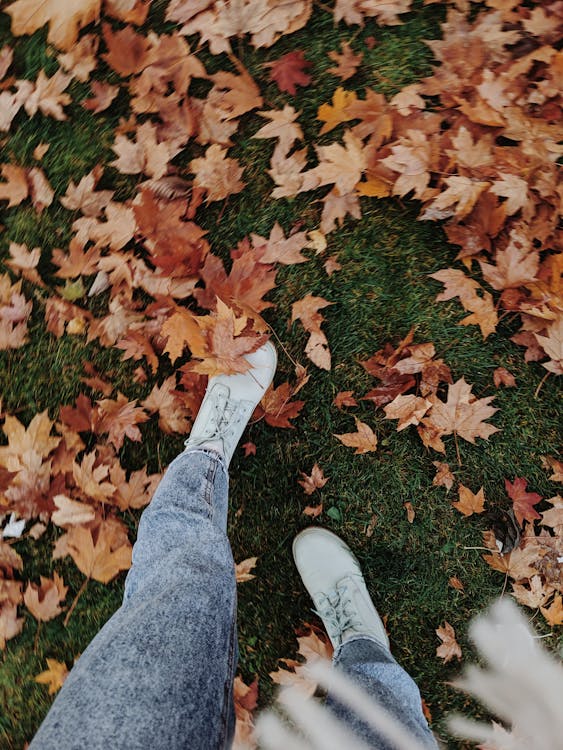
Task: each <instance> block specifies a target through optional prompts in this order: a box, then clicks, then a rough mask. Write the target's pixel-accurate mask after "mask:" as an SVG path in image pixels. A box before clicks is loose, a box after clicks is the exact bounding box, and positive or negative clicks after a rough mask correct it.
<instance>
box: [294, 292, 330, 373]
mask: <svg viewBox="0 0 563 750" xmlns="http://www.w3.org/2000/svg"><path fill="white" fill-rule="evenodd" d="M332 304H333V303H332V302H328V300H326V299H323V298H322V297H315V296H313V295H312V294H307V295H306V296H305V297H303V299H302V300H299V301H298V302H294V303H293V305H292V307H291V322H292V323H294V322H295V321H296V320H300V321H301V323H302V324H303V328H305V330H306V331H307V332H308V333H309V339H308V341H307V344H306V345H305V354H306V355H307V356H308V357H309V359H310V360H311V362H313V363H314V364H315V365H317V367H320V368H322V369H323V370H330V349H329V348H328V340H327V338H326V336H325V335H324V333H323V332H322V331H321V325H322V323H323V322H324V318H323V316H322V315H321V314H320V313H319V310H322V309H323V308H324V307H328V306H329V305H332Z"/></svg>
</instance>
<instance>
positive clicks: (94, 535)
mask: <svg viewBox="0 0 563 750" xmlns="http://www.w3.org/2000/svg"><path fill="white" fill-rule="evenodd" d="M131 551H132V547H131V544H130V542H129V539H128V538H127V531H126V529H125V527H124V526H123V524H122V523H121V522H120V521H118V520H117V519H115V518H110V519H107V520H105V521H100V523H99V525H98V526H96V527H94V528H85V527H84V526H73V527H72V528H71V529H69V530H68V531H67V532H66V534H63V536H61V537H59V539H57V542H56V544H55V548H54V550H53V559H54V560H58V559H59V558H60V557H65V556H66V555H70V556H71V557H72V559H73V560H74V562H75V563H76V566H77V568H78V569H79V570H80V571H81V572H82V573H83V574H84V575H85V576H86V578H93V579H94V580H95V581H100V583H109V581H111V580H112V578H115V576H116V575H117V574H118V573H119V572H120V571H122V570H128V569H129V568H130V567H131Z"/></svg>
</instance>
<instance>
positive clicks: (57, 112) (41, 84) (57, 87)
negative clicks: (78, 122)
mask: <svg viewBox="0 0 563 750" xmlns="http://www.w3.org/2000/svg"><path fill="white" fill-rule="evenodd" d="M71 80H72V76H70V75H67V74H66V73H63V72H62V70H57V72H56V73H55V75H54V76H52V78H47V76H46V75H45V71H43V70H40V71H39V75H38V76H37V80H36V81H35V86H34V89H33V91H32V92H31V93H30V95H29V96H28V97H27V99H26V100H25V102H24V105H23V106H24V108H25V111H26V112H27V114H28V115H30V117H31V116H33V115H34V114H35V113H36V112H37V111H38V110H40V111H41V112H42V114H44V115H45V116H46V117H53V118H54V119H55V120H66V119H67V116H66V114H65V112H64V110H63V107H64V106H65V105H67V104H70V102H71V98H70V94H65V93H63V92H64V90H65V89H66V88H67V86H68V85H69V83H70V82H71Z"/></svg>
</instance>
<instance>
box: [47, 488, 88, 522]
mask: <svg viewBox="0 0 563 750" xmlns="http://www.w3.org/2000/svg"><path fill="white" fill-rule="evenodd" d="M53 502H54V504H55V505H56V506H57V510H56V511H54V512H53V514H52V516H51V521H52V522H53V523H54V524H56V525H57V526H61V527H62V528H65V527H66V526H82V525H85V524H87V523H89V522H90V521H93V520H94V518H95V516H96V512H95V511H94V508H92V506H91V505H86V503H78V502H76V501H75V500H71V499H70V498H69V497H67V496H66V495H55V497H54V498H53Z"/></svg>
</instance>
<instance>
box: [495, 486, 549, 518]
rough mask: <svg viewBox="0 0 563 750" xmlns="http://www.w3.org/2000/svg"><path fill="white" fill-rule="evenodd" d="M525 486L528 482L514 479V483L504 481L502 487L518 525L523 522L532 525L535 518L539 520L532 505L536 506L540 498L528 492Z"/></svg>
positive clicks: (534, 493) (536, 494) (535, 493)
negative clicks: (510, 503)
mask: <svg viewBox="0 0 563 750" xmlns="http://www.w3.org/2000/svg"><path fill="white" fill-rule="evenodd" d="M527 486H528V481H527V480H526V479H524V478H523V477H516V478H515V479H514V482H510V481H509V480H508V479H505V480H504V487H505V489H506V492H507V494H508V497H509V498H510V499H511V500H512V507H513V510H514V515H515V516H516V519H517V521H518V523H519V524H520V525H522V523H523V522H524V520H526V521H530V522H531V523H533V522H534V521H535V520H536V518H541V516H540V514H539V513H538V512H537V510H536V509H535V508H534V505H537V504H538V503H539V502H540V501H541V499H542V497H541V495H538V493H537V492H528V491H527V489H526V488H527Z"/></svg>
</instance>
